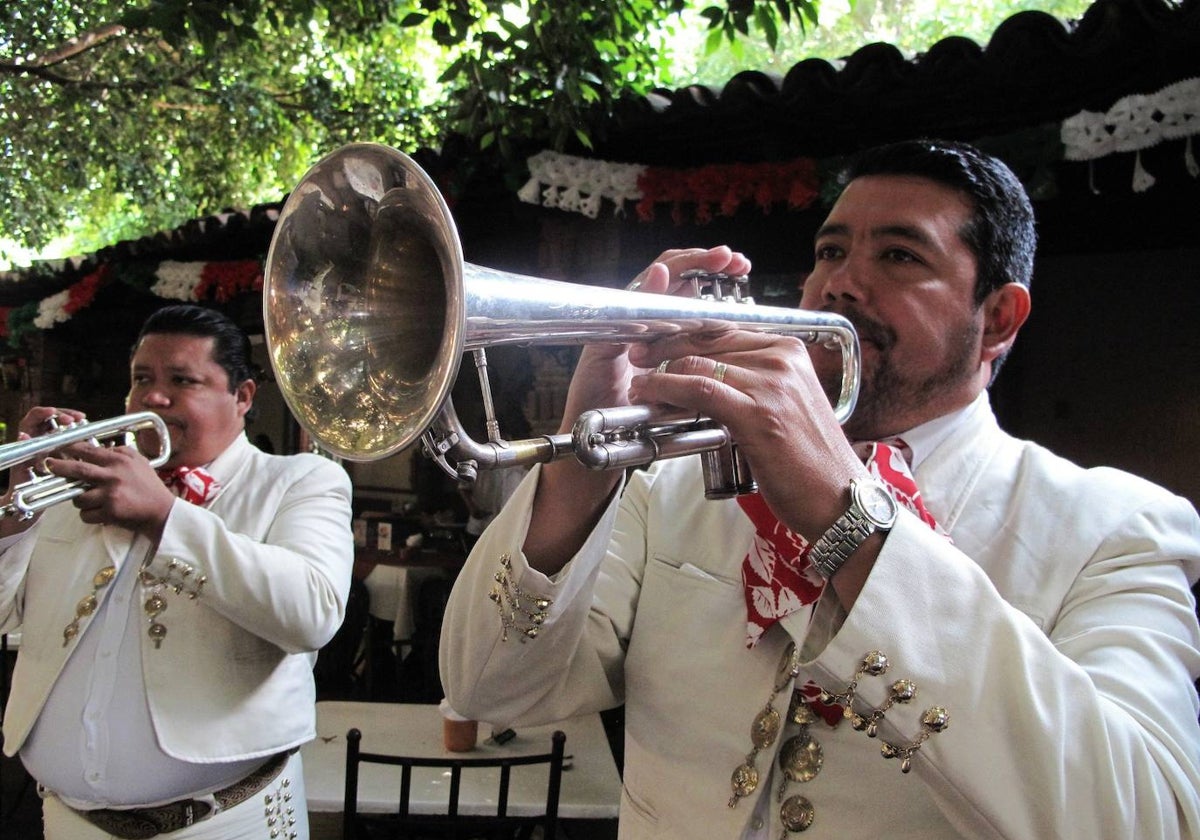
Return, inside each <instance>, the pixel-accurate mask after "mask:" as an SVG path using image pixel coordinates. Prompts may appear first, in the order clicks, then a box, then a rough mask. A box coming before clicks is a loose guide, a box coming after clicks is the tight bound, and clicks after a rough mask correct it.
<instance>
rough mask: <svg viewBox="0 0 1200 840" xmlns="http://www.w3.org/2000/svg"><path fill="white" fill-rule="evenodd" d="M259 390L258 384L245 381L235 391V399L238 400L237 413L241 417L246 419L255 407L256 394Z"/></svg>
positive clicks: (251, 380) (248, 380)
mask: <svg viewBox="0 0 1200 840" xmlns="http://www.w3.org/2000/svg"><path fill="white" fill-rule="evenodd" d="M257 390H258V384H257V383H256V382H255V381H254V380H253V379H244V380H242V382H241V384H239V385H238V386H237V388H235V389H234V391H233V396H234V399H236V400H237V412H238V416H239V417H245V416H246V412H247V411H249V410H250V408H251V406H253V405H254V392H255V391H257Z"/></svg>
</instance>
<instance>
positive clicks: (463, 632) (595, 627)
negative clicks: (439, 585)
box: [439, 466, 644, 724]
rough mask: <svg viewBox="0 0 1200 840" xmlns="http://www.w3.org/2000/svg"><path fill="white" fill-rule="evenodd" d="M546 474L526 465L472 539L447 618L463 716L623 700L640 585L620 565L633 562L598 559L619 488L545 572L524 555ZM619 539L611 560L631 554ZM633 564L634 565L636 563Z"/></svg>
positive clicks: (446, 643)
mask: <svg viewBox="0 0 1200 840" xmlns="http://www.w3.org/2000/svg"><path fill="white" fill-rule="evenodd" d="M540 471H541V469H540V466H539V467H535V468H534V469H533V470H531V471H530V474H529V475H528V476H526V478H525V480H524V481H523V482H522V484H521V486H520V487H519V488H518V490H517V492H516V493H515V494H514V495H513V497H512V499H511V500H510V501H509V503H508V504H507V505H506V506H505V507H504V509H503V510H502V511H501V513H500V514H499V515H498V516H497V517H496V519H495V520H493V522H492V524H491V525H489V526H488V528H487V530H486V531H485V532H484V533H483V536H482V537H481V538H480V539H479V542H477V543H476V544H475V548H474V549H473V550H472V552H471V556H470V557H469V558H468V559H467V563H466V565H465V567H464V568H463V570H462V572H461V573H460V574H459V576H458V579H457V581H456V582H455V584H454V589H453V592H452V593H451V596H450V602H449V606H448V607H447V610H446V616H445V620H444V622H443V624H442V638H441V649H440V653H439V657H440V668H441V678H442V685H443V687H444V689H445V692H446V698H447V700H448V701H449V703H450V705H451V707H453V708H454V709H455V710H456V711H458V712H459V713H460V714H463V715H466V716H468V717H472V718H474V719H477V720H483V721H488V722H490V723H493V724H509V723H523V724H536V723H544V722H549V721H555V720H562V719H563V718H565V717H570V716H571V715H575V714H579V713H582V712H584V711H596V710H599V709H603V708H608V707H611V706H615V705H619V704H620V703H621V702H622V697H623V693H624V683H623V675H622V663H623V652H624V642H625V640H626V639H627V638H628V634H629V630H630V626H631V624H632V615H633V612H634V610H635V609H636V598H637V592H636V587H635V586H633V585H631V584H632V577H631V576H630V575H627V574H625V573H624V572H623V571H620V570H622V569H627V568H628V566H627V565H626V564H625V563H624V562H620V561H618V562H617V563H611V562H602V561H604V560H605V558H606V556H607V555H608V553H609V552H608V549H609V543H610V538H611V537H613V536H614V525H615V523H617V521H618V518H619V517H618V507H620V505H619V503H618V501H617V498H618V497H619V495H620V494H619V493H618V494H614V499H613V501H612V502H611V503H610V504H609V507H608V508H607V509H606V510H605V512H604V514H603V516H602V518H601V520H600V522H599V523H598V524H597V526H596V528H595V529H594V530H593V532H592V533H591V535H590V536H589V538H588V540H587V542H586V543H585V544H584V545H583V547H582V548H581V549H580V550H579V552H578V553H577V554H576V555H575V557H574V558H572V560H571V561H570V562H569V563H568V564H567V565H566V566H565V567H564V568H563V569H562V570H561V571H560V572H559V573H558V574H557V575H555V576H554V577H553V578H548V577H546V576H545V575H543V574H541V573H539V572H537V571H535V570H533V569H531V568H530V567H529V565H528V564H527V563H526V561H525V557H524V555H523V554H522V552H521V546H522V544H523V543H524V540H525V534H526V532H527V531H528V525H529V516H530V510H531V507H532V503H533V496H534V492H535V491H536V489H537V481H538V476H539V475H540ZM625 516H626V514H624V513H622V514H621V518H624V517H625ZM626 542H627V543H632V545H628V544H627V545H626V547H627V548H628V549H629V551H628V553H629V554H631V555H633V556H634V557H635V558H636V557H638V556H640V554H644V551H643V552H639V550H638V549H637V548H636V543H637V540H632V541H628V540H627V541H626ZM621 545H622V543H621V540H620V539H617V541H616V542H615V543H614V547H613V551H614V552H615V553H614V555H613V559H617V558H618V556H619V555H620V554H623V553H626V552H623V551H622V548H621ZM632 562H633V565H634V566H635V567H636V565H637V563H638V561H637V560H636V559H634V560H633V561H632ZM498 576H499V577H500V578H501V580H497V577H498ZM614 576H615V577H616V578H625V582H624V583H620V582H618V581H616V580H613V579H612V578H614ZM538 599H545V600H546V601H549V602H550V603H549V604H548V605H547V606H546V609H545V611H544V612H545V615H544V617H542V618H539V619H536V622H537V623H535V620H534V619H532V618H531V616H530V614H529V613H536V612H538V609H537V607H536V601H537V600H538ZM527 631H532V632H527Z"/></svg>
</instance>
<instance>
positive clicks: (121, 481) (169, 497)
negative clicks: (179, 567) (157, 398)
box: [45, 443, 175, 541]
mask: <svg viewBox="0 0 1200 840" xmlns="http://www.w3.org/2000/svg"><path fill="white" fill-rule="evenodd" d="M45 466H46V469H48V470H49V471H50V472H51V473H53V474H54V475H56V476H59V477H61V478H65V479H69V480H72V481H80V482H83V483H84V484H85V485H87V489H85V490H84V491H83V492H82V493H80V494H79V495H78V496H76V497H75V498H74V499H72V501H71V503H72V504H73V505H75V507H76V508H77V509H78V510H79V518H80V519H82V520H83V521H84V522H87V523H88V524H92V525H119V526H121V527H123V528H128V529H130V530H132V531H138V532H141V533H143V534H145V535H146V536H147V537H149V538H150V539H151V540H154V541H157V540H158V538H159V537H160V536H161V535H162V529H163V526H164V525H165V524H166V521H167V516H168V515H169V514H170V512H171V505H172V504H174V502H175V494H174V493H172V492H171V491H170V490H169V489H168V488H167V487H166V486H165V485H164V484H163V482H162V479H160V478H159V477H158V473H157V472H155V470H154V468H153V467H152V466H150V461H149V460H148V459H147V458H146V456H145V455H143V454H142V453H141V452H139V451H138V449H137V447H136V446H132V445H123V446H95V445H91V444H87V443H75V444H72V445H71V446H68V447H65V448H64V449H63V450H61V451H60V452H57V453H55V457H52V458H47V459H46V460H45Z"/></svg>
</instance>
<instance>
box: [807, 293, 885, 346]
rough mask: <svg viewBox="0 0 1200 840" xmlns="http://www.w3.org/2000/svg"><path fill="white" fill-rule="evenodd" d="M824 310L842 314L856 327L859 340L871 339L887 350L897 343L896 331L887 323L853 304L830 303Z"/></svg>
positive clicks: (876, 344) (870, 340)
mask: <svg viewBox="0 0 1200 840" xmlns="http://www.w3.org/2000/svg"><path fill="white" fill-rule="evenodd" d="M822 309H823V311H825V312H832V313H833V314H835V315H841V316H842V317H843V318H845V319H846V320H847V321H849V322H850V324H851V325H852V326H853V327H854V331H855V332H857V333H858V338H859V341H869V342H871V343H872V344H874V345H875V346H876V347H878V348H879V349H880V350H887V349H889V348H891V346H892V345H894V344H895V343H896V332H895V330H893V329H892V328H891V327H889V326H887V325H886V324H884V323H882V322H880V321H876V320H875V319H874V318H871V317H870V316H868V315H864V314H863V313H862V312H860V311H859V310H858V309H856V308H854V307H853V306H834V305H832V304H828V305H826V306H824V307H823V308H822Z"/></svg>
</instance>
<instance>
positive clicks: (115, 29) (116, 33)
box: [17, 23, 127, 68]
mask: <svg viewBox="0 0 1200 840" xmlns="http://www.w3.org/2000/svg"><path fill="white" fill-rule="evenodd" d="M126 31H127V30H126V29H125V27H124V26H123V25H121V24H119V23H108V24H105V25H104V26H101V27H100V28H99V29H94V30H92V31H91V32H85V33H84V34H83V35H80V36H79V37H78V38H72V39H70V40H69V41H67V42H66V43H65V44H63V45H62V46H61V47H58V48H57V49H53V50H51V51H50V52H48V53H43V54H42V55H40V56H34V57H33V58H32V59H30V60H29V61H22V62H17V66H20V67H25V68H42V67H53V66H55V65H57V64H62V63H63V62H65V61H70V60H71V59H72V58H75V57H76V56H77V55H82V54H83V53H85V52H87V51H88V50H92V49H95V48H96V47H99V46H101V45H103V44H105V43H107V42H108V41H111V40H113V39H114V38H121V37H124V35H125V33H126Z"/></svg>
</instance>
